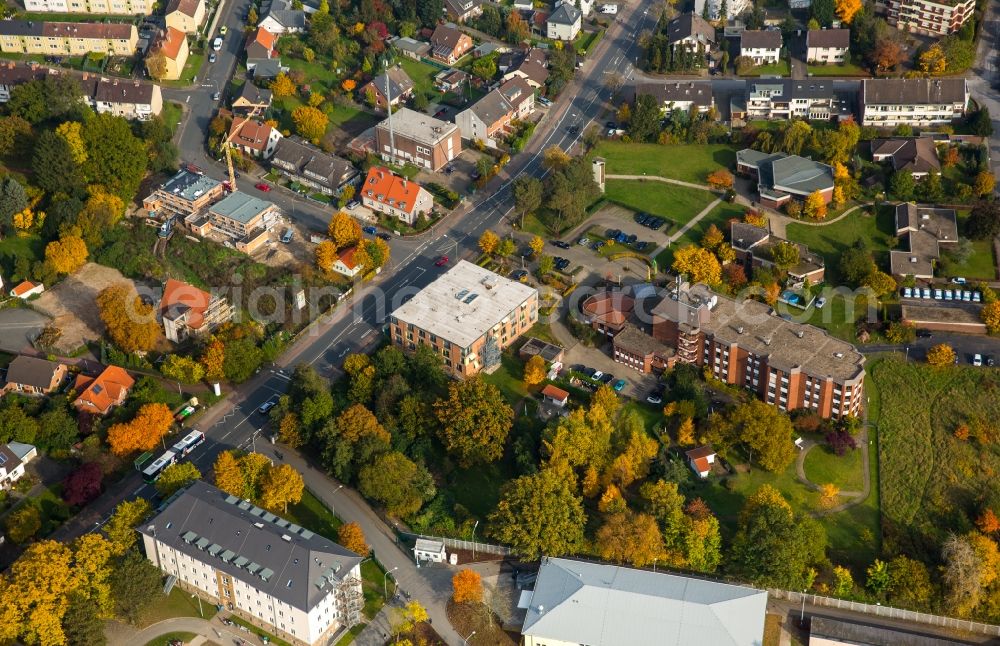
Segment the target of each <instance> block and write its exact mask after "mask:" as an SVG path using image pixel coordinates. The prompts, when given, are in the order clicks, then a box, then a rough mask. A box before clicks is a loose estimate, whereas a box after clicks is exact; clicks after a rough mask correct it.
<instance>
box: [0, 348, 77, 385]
mask: <svg viewBox="0 0 1000 646" xmlns="http://www.w3.org/2000/svg"><path fill="white" fill-rule="evenodd" d="M66 374H67V368H66V364H63V363H59V362H57V361H48V360H46V359H39V358H37V357H29V356H27V355H24V354H20V355H18V356H16V357H14V360H13V361H11V362H10V365H8V366H7V381H6V383H5V384H4V387H3V391H2V392H4V393H9V392H15V393H19V394H21V395H48V394H50V393H52V392H54V391H55V390H57V389H58V388H59V387H60V386H61V385H62V384H63V381H65V379H66Z"/></svg>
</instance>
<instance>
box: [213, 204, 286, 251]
mask: <svg viewBox="0 0 1000 646" xmlns="http://www.w3.org/2000/svg"><path fill="white" fill-rule="evenodd" d="M280 215H281V211H280V210H279V209H278V207H277V206H275V205H274V204H272V203H271V202H268V201H267V200H262V199H260V198H259V197H253V196H252V195H247V194H246V193H240V192H239V191H235V192H233V193H230V194H229V195H227V196H226V197H225V198H223V199H222V200H220V201H219V202H216V203H215V204H213V205H212V206H210V207H209V209H208V222H207V224H208V225H210V226H208V227H206V226H205V223H199V224H200V226H199V227H198V228H199V232H200V233H201V234H202V235H205V234H206V233H207V232H208V231H217V232H219V233H221V234H222V235H224V236H226V237H227V238H231V239H233V240H236V248H237V249H239V250H240V251H242V252H244V253H251V252H253V251H254V250H256V249H257V248H259V247H260V246H261V245H262V244H264V243H265V242H266V241H267V232H268V231H269V230H270V229H271V227H272V226H274V224H275V222H276V221H277V220H278V218H279V217H280Z"/></svg>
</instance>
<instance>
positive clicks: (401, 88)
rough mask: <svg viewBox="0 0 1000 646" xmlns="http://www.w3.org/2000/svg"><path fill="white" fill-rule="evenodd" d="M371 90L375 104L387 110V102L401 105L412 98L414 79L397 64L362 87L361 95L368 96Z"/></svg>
mask: <svg viewBox="0 0 1000 646" xmlns="http://www.w3.org/2000/svg"><path fill="white" fill-rule="evenodd" d="M369 92H371V93H372V94H373V95H374V97H375V105H376V106H378V107H379V108H380V109H382V110H385V106H386V105H387V104H389V105H399V104H400V103H402V102H404V101H409V100H410V97H412V96H413V80H412V79H411V78H410V77H409V75H408V74H407V73H406V71H405V70H404V69H403V68H402V67H400V66H399V65H396V66H395V67H390V68H389V69H387V70H386V71H384V72H382V73H381V74H379V75H378V76H376V77H375V78H373V79H372V80H370V81H368V82H367V83H366V84H365V85H364V86H363V87H362V88H361V94H360V96H363V97H367V96H368V93H369Z"/></svg>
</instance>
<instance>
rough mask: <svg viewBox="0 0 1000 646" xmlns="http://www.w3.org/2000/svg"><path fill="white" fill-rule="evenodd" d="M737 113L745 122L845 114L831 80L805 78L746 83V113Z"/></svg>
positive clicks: (820, 117)
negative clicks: (747, 120)
mask: <svg viewBox="0 0 1000 646" xmlns="http://www.w3.org/2000/svg"><path fill="white" fill-rule="evenodd" d="M736 112H737V117H738V118H746V119H792V118H795V117H798V118H800V119H817V120H824V121H825V120H829V119H830V118H831V117H832V116H835V115H839V114H843V113H845V112H846V113H847V114H850V109H849V107H846V106H842V105H841V103H840V101H839V100H837V98H836V96H835V94H834V91H833V81H828V80H813V79H807V80H804V81H793V80H791V79H767V80H760V81H748V82H747V93H746V104H745V111H743V113H742V114H739V113H740V111H738V110H737V111H736Z"/></svg>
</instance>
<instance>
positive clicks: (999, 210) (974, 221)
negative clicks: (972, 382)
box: [0, 185, 1000, 240]
mask: <svg viewBox="0 0 1000 646" xmlns="http://www.w3.org/2000/svg"><path fill="white" fill-rule="evenodd" d="M0 189H2V185H0ZM0 192H2V190H0ZM0 215H2V212H0ZM965 232H966V235H968V236H969V237H970V238H973V239H974V240H989V239H991V238H993V237H995V236H997V235H1000V203H997V202H978V203H977V204H976V205H975V206H974V207H973V208H972V212H971V213H969V218H968V219H967V220H966V222H965Z"/></svg>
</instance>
